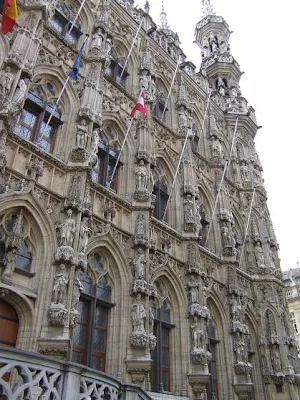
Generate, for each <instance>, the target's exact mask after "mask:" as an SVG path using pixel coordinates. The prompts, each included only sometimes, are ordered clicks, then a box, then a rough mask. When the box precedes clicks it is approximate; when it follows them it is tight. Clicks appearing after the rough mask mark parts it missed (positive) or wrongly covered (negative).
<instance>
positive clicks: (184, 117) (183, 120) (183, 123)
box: [178, 106, 188, 128]
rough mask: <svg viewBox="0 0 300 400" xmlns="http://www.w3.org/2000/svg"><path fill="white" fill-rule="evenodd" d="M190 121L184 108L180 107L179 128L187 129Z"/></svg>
mask: <svg viewBox="0 0 300 400" xmlns="http://www.w3.org/2000/svg"><path fill="white" fill-rule="evenodd" d="M187 123H188V119H187V115H186V110H185V108H184V106H180V108H179V111H178V126H179V128H185V127H187Z"/></svg>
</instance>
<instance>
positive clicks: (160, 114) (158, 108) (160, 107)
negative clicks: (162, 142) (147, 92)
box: [153, 94, 168, 122]
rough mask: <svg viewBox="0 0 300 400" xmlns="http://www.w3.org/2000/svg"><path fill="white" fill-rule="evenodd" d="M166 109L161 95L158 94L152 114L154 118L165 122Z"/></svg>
mask: <svg viewBox="0 0 300 400" xmlns="http://www.w3.org/2000/svg"><path fill="white" fill-rule="evenodd" d="M165 107H166V100H165V97H164V95H163V94H160V95H159V96H158V97H157V100H156V103H155V106H154V109H153V114H154V115H155V117H156V118H158V119H159V120H161V121H164V122H166V114H167V112H168V109H167V107H166V108H165Z"/></svg>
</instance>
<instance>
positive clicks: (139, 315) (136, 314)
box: [131, 293, 146, 332]
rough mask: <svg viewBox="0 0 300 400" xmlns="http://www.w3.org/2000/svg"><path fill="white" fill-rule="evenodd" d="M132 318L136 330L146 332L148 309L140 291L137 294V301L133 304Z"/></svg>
mask: <svg viewBox="0 0 300 400" xmlns="http://www.w3.org/2000/svg"><path fill="white" fill-rule="evenodd" d="M131 319H132V324H133V331H134V332H145V320H146V309H145V306H144V304H143V302H142V297H141V294H140V293H138V295H137V298H136V303H134V304H132V307H131Z"/></svg>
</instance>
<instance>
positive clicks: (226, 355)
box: [207, 291, 233, 397]
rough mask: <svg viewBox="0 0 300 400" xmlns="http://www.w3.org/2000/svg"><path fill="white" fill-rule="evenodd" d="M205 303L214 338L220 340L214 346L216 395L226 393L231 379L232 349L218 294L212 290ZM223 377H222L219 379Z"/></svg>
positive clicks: (222, 305) (223, 307)
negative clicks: (214, 332) (211, 322)
mask: <svg viewBox="0 0 300 400" xmlns="http://www.w3.org/2000/svg"><path fill="white" fill-rule="evenodd" d="M207 305H208V308H209V310H210V313H211V318H212V321H213V322H214V325H215V329H216V338H217V339H218V340H220V342H219V343H218V344H217V347H216V351H215V353H216V369H217V377H218V378H217V382H218V396H220V397H222V396H224V395H225V393H228V390H229V386H228V382H231V381H232V378H233V377H232V375H231V367H232V360H233V349H232V341H231V337H230V335H228V321H227V318H226V317H225V316H226V315H227V313H228V311H227V310H226V307H225V306H224V304H223V303H222V302H221V299H219V296H218V295H217V294H216V293H215V292H214V291H212V292H211V293H210V295H209V296H208V298H207ZM219 377H223V378H224V379H220V378H219Z"/></svg>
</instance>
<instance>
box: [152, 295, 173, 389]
mask: <svg viewBox="0 0 300 400" xmlns="http://www.w3.org/2000/svg"><path fill="white" fill-rule="evenodd" d="M154 316H155V318H154V331H153V332H154V335H155V336H156V338H157V344H156V347H155V349H154V351H153V352H152V360H153V363H152V367H151V390H152V391H153V392H170V391H171V354H170V353H171V345H170V336H171V335H170V333H171V329H172V328H173V327H174V325H172V324H171V316H170V310H169V309H168V306H167V302H166V301H164V303H163V304H162V307H161V308H156V309H155V310H154Z"/></svg>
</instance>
